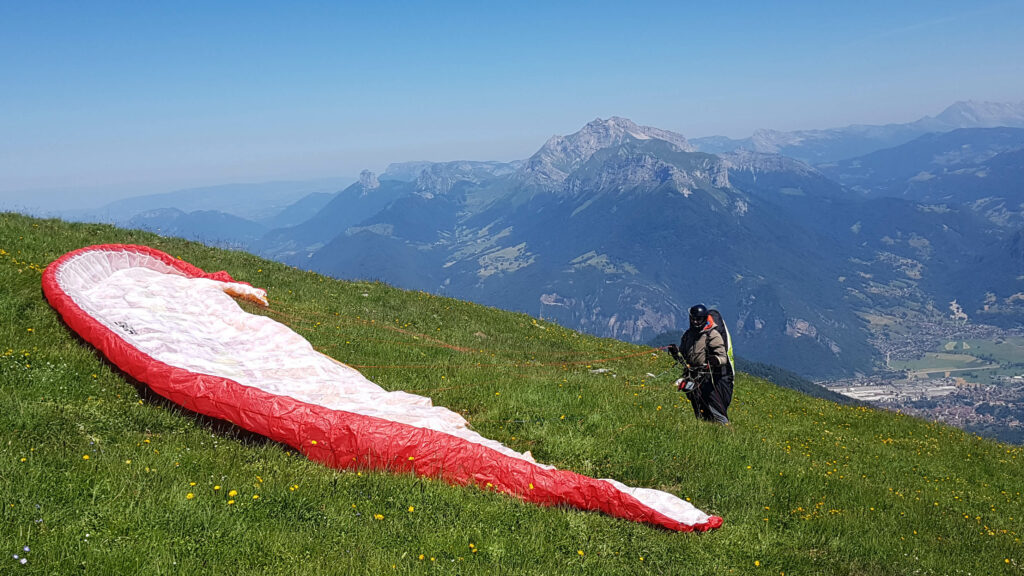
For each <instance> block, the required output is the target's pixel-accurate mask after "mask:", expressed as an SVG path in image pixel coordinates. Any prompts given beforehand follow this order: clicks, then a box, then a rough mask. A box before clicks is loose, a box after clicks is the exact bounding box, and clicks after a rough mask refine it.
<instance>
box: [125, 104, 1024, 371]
mask: <svg viewBox="0 0 1024 576" xmlns="http://www.w3.org/2000/svg"><path fill="white" fill-rule="evenodd" d="M1021 108H1022V107H1021V106H1018V105H983V104H976V103H958V104H956V105H954V106H951V107H950V108H949V109H947V110H946V111H944V112H943V113H942V114H940V115H938V116H936V117H934V118H924V119H922V120H919V121H917V122H914V123H910V124H906V125H890V126H882V127H864V126H861V127H848V128H845V129H834V130H826V131H813V132H806V133H789V136H787V137H786V138H781V137H779V138H776V139H775V140H772V142H775V144H772V145H770V146H769V145H767V144H765V142H768V140H764V139H762V140H755V139H751V140H749V142H746V143H744V144H741V145H740V144H737V145H734V144H736V143H735V142H733V143H731V144H729V146H720V147H719V148H718V149H716V148H714V147H713V146H711V145H710V144H709V143H710V142H711V141H710V140H708V139H695V140H692V141H691V140H688V139H687V138H685V137H684V136H683V135H681V134H677V133H673V132H671V131H667V130H662V129H658V128H653V127H648V126H640V125H637V124H636V123H634V122H632V121H630V120H628V119H625V118H618V117H612V118H609V119H596V120H594V121H593V122H590V123H588V124H587V125H585V126H583V127H582V128H581V129H580V130H579V131H577V132H576V133H573V134H569V135H565V136H554V137H552V138H551V139H549V140H548V141H547V142H546V143H545V144H544V145H543V146H541V148H540V149H538V150H537V152H536V153H534V154H533V155H532V156H530V157H529V158H527V159H524V160H520V161H515V162H478V161H456V162H439V163H432V162H405V163H398V164H393V165H391V166H389V168H388V169H387V170H386V171H385V172H384V173H382V174H380V175H379V176H378V175H375V174H372V173H370V172H364V173H363V174H362V175H361V177H360V180H359V181H358V182H356V183H354V184H352V185H351V186H348V187H347V188H344V189H343V190H341V191H339V192H336V193H334V194H330V195H328V194H324V193H322V192H321V193H319V195H318V196H312V195H310V196H307V197H305V198H303V199H301V200H300V203H298V204H296V205H295V209H294V213H295V214H297V215H304V216H307V217H306V218H305V219H304V220H302V219H301V218H299V217H294V218H292V219H291V220H290V221H289V222H287V223H286V224H284V225H280V226H276V227H275V226H273V225H267V224H264V223H259V224H260V226H262V228H253V227H247V226H244V225H242V223H241V222H238V221H235V220H227V219H222V220H220V221H217V220H215V219H211V218H212V215H211V214H207V213H203V212H202V211H192V212H187V211H183V210H182V211H180V213H178V212H166V213H160V212H152V211H151V212H150V213H149V215H148V216H138V217H137V219H136V221H135V224H136V225H139V226H143V227H147V228H149V229H157V230H164V231H165V233H168V232H170V231H186V230H189V229H188V225H190V224H189V223H190V222H200V221H206V220H209V222H210V224H209V227H208V228H207V229H206V230H205V231H203V230H201V229H199V228H202V227H201V226H200V227H199V228H195V229H191V230H189V231H188V233H189V234H192V236H191V237H193V238H196V239H200V240H203V239H204V238H202V235H203V234H206V236H207V238H206V240H207V241H209V240H211V239H213V240H221V241H224V242H235V243H236V244H234V245H236V246H241V247H244V248H246V249H248V250H250V251H253V252H257V253H259V254H261V255H265V256H268V257H271V258H274V259H277V260H280V261H284V262H287V263H289V264H291V265H293V266H296V267H299V268H304V269H313V270H316V271H318V272H322V273H326V274H329V275H332V276H336V277H343V278H362V279H373V280H383V281H386V282H388V283H391V284H395V285H397V286H400V287H403V288H412V289H418V290H424V291H429V292H434V293H443V294H446V295H450V296H454V297H458V298H461V299H467V300H472V301H476V302H480V303H484V304H488V305H493V306H496V307H500V308H505V309H512V310H519V311H524V312H528V313H530V314H534V315H537V316H540V317H543V318H546V319H549V320H552V321H555V322H558V323H560V324H563V325H565V326H568V327H572V328H576V329H581V330H584V331H586V332H590V333H593V334H597V335H600V336H606V337H612V338H618V339H623V340H629V341H635V342H650V341H652V339H655V338H657V337H659V336H663V335H665V334H671V333H674V332H678V331H680V330H682V329H683V328H684V327H685V325H686V310H687V308H688V307H689V306H690V305H691V304H693V303H695V302H704V303H706V304H708V305H709V306H717V307H719V308H720V309H721V310H722V312H723V314H724V315H725V318H726V320H727V322H728V323H729V326H730V329H731V331H732V333H733V336H734V340H735V342H736V348H737V350H738V351H739V353H740V354H741V355H742V356H744V357H745V358H748V359H750V360H752V361H755V362H762V363H766V364H771V365H776V366H781V367H783V368H787V369H790V370H793V371H794V372H797V373H799V374H802V375H804V376H811V377H833V376H842V375H849V374H854V373H868V372H871V371H873V370H875V369H876V368H878V367H879V365H880V362H879V357H878V352H877V351H876V350H875V349H874V348H873V347H872V346H871V345H870V344H869V340H870V338H871V336H872V333H873V331H875V330H878V329H879V326H885V325H888V324H890V323H892V322H899V321H901V320H905V319H906V318H908V317H911V316H913V317H915V318H922V319H937V318H943V317H946V316H948V314H949V311H948V310H947V308H948V306H949V303H950V302H951V301H953V300H957V301H958V302H959V303H960V304H961V305H962V306H963V307H964V309H965V310H966V311H967V312H968V314H969V315H970V316H971V317H972V318H974V319H977V320H980V321H986V322H992V323H1001V324H1007V323H1014V322H1019V321H1020V320H1021V319H1024V305H1021V304H1020V302H1021V301H1022V299H1021V298H1020V297H1018V296H1017V295H1018V293H1020V292H1021V286H1020V284H1021V280H1019V278H1020V275H1021V273H1022V272H1024V235H1022V233H1021V231H1020V230H1021V229H1022V228H1024V226H1022V224H1024V223H1022V222H1021V205H1022V203H1024V199H1022V198H1021V197H1020V194H1021V192H1020V189H1021V188H1020V185H1019V184H1020V182H1022V180H1021V174H1022V172H1024V152H1021V150H1022V149H1024V130H1021V129H1019V128H1013V127H1009V128H1007V127H993V128H987V127H971V128H962V127H961V126H962V125H963V124H970V123H971V122H973V123H974V124H976V125H982V126H988V125H989V124H1013V123H1014V122H1017V123H1018V124H1021V125H1024V122H1022V121H1021V118H1024V115H1022V114H1021V112H1020V110H1021ZM787 138H788V139H787ZM780 142H789V143H788V144H785V145H780V144H779V143H780ZM843 150H845V151H847V153H849V152H851V151H853V152H855V153H854V154H850V155H848V156H837V155H839V154H841V153H842V151H843ZM780 152H782V153H780ZM790 154H792V155H793V156H796V157H792V156H791V155H790ZM801 157H802V158H804V159H803V160H802V159H801ZM807 159H818V160H820V161H818V162H816V163H813V164H812V163H809V162H807V161H806V160H807ZM300 204H301V205H303V206H305V210H306V211H305V212H303V211H302V210H300V209H299V207H300ZM284 213H285V211H279V212H278V214H284ZM146 218H148V220H146ZM161 219H163V221H162V222H161ZM264 222H269V220H267V219H265V220H264ZM229 232H230V233H231V234H237V237H235V238H225V236H227V235H229ZM218 235H219V236H218ZM257 236H258V237H257Z"/></svg>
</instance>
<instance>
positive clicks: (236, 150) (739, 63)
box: [0, 2, 1024, 204]
mask: <svg viewBox="0 0 1024 576" xmlns="http://www.w3.org/2000/svg"><path fill="white" fill-rule="evenodd" d="M1022 24H1024V2H981V3H976V4H973V5H971V6H970V7H968V8H965V7H963V5H962V4H961V3H956V2H907V3H901V4H899V5H898V6H892V5H889V4H882V3H873V2H867V3H858V4H857V5H856V6H854V7H848V6H837V5H831V4H827V5H819V4H816V3H803V2H797V3H790V4H787V5H786V6H781V7H778V6H766V5H761V4H759V3H743V2H741V3H734V4H732V5H730V6H728V7H725V6H704V5H702V6H692V7H690V6H682V5H678V4H676V3H662V2H644V3H640V4H636V5H632V6H631V7H630V8H629V9H628V10H624V9H623V8H622V7H621V6H620V5H618V4H613V3H586V4H582V3H580V4H577V3H569V4H559V5H557V6H549V5H543V4H532V3H526V4H517V5H512V6H492V5H477V4H472V3H457V2H448V3H442V4H435V5H431V6H425V5H424V6H408V5H402V4H398V3H381V4H376V5H373V6H334V5H327V6H323V5H306V4H302V5H288V6H282V5H277V4H272V3H260V2H254V3H248V4H244V5H216V6H206V5H204V6H162V7H155V6H152V5H145V4H143V5H136V4H113V5H111V4H104V5H102V6H97V5H93V4H83V5H64V4H61V5H56V4H46V3H6V4H5V5H4V6H3V7H0V79H2V81H3V85H4V87H5V89H4V91H3V92H2V93H0V127H3V129H4V130H3V133H4V135H5V138H4V139H3V141H2V143H0V175H2V176H0V200H6V201H7V202H6V203H7V204H9V203H10V201H11V199H14V200H29V198H26V197H27V196H32V197H34V198H35V199H36V200H39V199H41V198H44V197H45V198H49V199H50V200H58V199H59V198H60V197H62V196H66V197H68V198H74V197H75V196H76V195H78V196H81V195H90V196H92V195H97V196H99V195H106V196H107V197H109V198H116V197H126V196H133V195H142V194H152V193H160V192H169V191H173V190H178V189H183V188H192V187H200V186H210V185H217V184H227V183H238V182H266V181H273V180H312V179H319V178H331V177H352V176H355V175H357V174H358V173H359V171H360V170H362V169H371V170H374V171H380V170H382V169H383V168H384V167H385V166H386V165H387V164H389V163H392V162H403V161H413V160H433V161H445V160H459V159H470V160H502V161H508V160H515V159H521V158H526V157H528V156H529V155H530V154H532V153H533V152H534V151H536V150H537V148H539V147H540V146H541V145H542V144H543V143H544V141H546V140H547V139H548V138H549V137H551V136H552V135H554V134H569V133H572V132H575V131H576V130H578V129H579V128H580V127H581V126H582V125H583V124H585V123H586V122H588V121H590V120H593V119H594V118H597V117H601V118H608V117H610V116H623V117H627V118H630V119H632V120H634V121H636V122H637V123H639V124H644V125H650V126H656V127H658V128H663V129H667V130H672V131H675V132H679V133H681V134H683V135H684V136H686V137H687V138H697V137H703V136H712V135H723V136H728V137H732V138H743V137H748V136H750V135H751V133H752V132H753V131H754V130H755V129H759V128H766V129H776V130H785V131H788V130H800V129H826V128H834V127H842V126H847V125H850V124H873V125H882V124H889V123H905V122H911V121H914V120H917V119H919V118H921V117H924V116H934V115H936V114H938V113H940V112H941V111H942V110H943V109H944V108H946V107H947V106H949V105H950V104H953V103H954V102H956V101H962V100H976V101H996V102H1020V101H1021V100H1022V99H1024V62H1022V61H1021V59H1020V58H1018V57H1014V56H1013V55H1014V54H1017V55H1020V54H1022V53H1024V39H1022V38H1021V35H1020V34H1019V30H1020V29H1024V25H1022ZM69 201H70V200H69ZM94 203H95V201H94Z"/></svg>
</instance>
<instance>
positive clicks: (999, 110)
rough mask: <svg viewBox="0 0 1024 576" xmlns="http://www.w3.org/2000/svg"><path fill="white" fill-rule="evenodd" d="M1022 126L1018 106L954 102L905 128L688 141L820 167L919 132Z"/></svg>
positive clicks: (707, 148)
mask: <svg viewBox="0 0 1024 576" xmlns="http://www.w3.org/2000/svg"><path fill="white" fill-rule="evenodd" d="M997 127H1011V128H1024V102H1019V103H1004V102H975V101H965V102H956V103H954V104H952V105H951V106H949V107H948V108H946V109H945V110H943V111H942V112H941V113H939V114H937V115H935V116H925V117H924V118H921V119H919V120H916V121H914V122H909V123H905V124H885V125H880V126H879V125H869V124H855V125H852V126H846V127H844V128H830V129H826V130H795V131H789V132H786V131H780V130H768V129H761V130H755V131H754V133H753V134H752V135H751V136H750V137H748V138H738V139H733V138H727V137H724V136H710V137H706V138H695V139H694V140H693V141H692V143H693V144H694V146H695V147H696V148H697V149H698V150H701V151H704V152H709V153H712V154H719V153H723V152H734V151H736V150H740V149H746V150H752V151H755V152H764V153H777V154H783V155H786V156H790V157H793V158H797V159H800V160H803V161H805V162H809V163H811V164H820V163H824V162H834V161H836V160H842V159H845V158H853V157H856V156H862V155H864V154H869V153H871V152H874V151H875V150H881V149H883V148H891V147H893V146H898V145H900V144H905V143H907V142H910V141H911V140H913V139H915V138H918V137H920V136H924V135H925V134H932V133H941V132H950V131H952V130H956V129H958V128H997Z"/></svg>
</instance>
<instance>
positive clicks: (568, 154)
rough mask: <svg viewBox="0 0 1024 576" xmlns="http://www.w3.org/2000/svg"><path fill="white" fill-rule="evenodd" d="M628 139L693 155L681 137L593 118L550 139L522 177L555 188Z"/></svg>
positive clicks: (621, 120)
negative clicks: (600, 152) (663, 144)
mask: <svg viewBox="0 0 1024 576" xmlns="http://www.w3.org/2000/svg"><path fill="white" fill-rule="evenodd" d="M627 139H635V140H652V139H655V140H663V141H665V142H668V143H670V144H671V145H672V146H673V147H675V148H676V149H678V150H680V151H684V152H692V151H694V148H693V146H691V145H690V143H689V142H688V141H687V140H686V138H685V137H684V136H683V135H682V134H677V133H675V132H670V131H668V130H662V129H660V128H654V127H652V126H640V125H638V124H636V123H635V122H633V121H632V120H629V119H628V118H621V117H618V116H613V117H611V118H609V119H607V120H602V119H601V118H596V119H594V120H593V121H591V122H588V123H587V124H586V125H585V126H583V128H581V129H580V130H579V131H578V132H575V133H573V134H570V135H568V136H552V137H551V138H550V139H549V140H548V141H547V142H546V143H545V144H544V146H542V147H541V149H540V150H538V151H537V153H536V154H534V155H533V156H531V157H530V159H529V160H527V161H526V164H525V165H524V166H523V173H524V174H526V175H527V176H528V178H529V179H530V180H532V181H533V182H535V183H538V184H541V185H546V186H557V185H560V184H561V183H562V182H564V181H565V179H566V178H567V177H568V176H569V174H571V173H572V172H573V171H574V170H576V169H577V168H579V167H580V166H582V165H583V164H584V163H586V161H587V160H589V159H590V157H591V156H593V155H594V153H595V152H597V151H598V150H603V149H605V148H609V147H611V146H617V145H620V144H622V143H623V142H624V141H626V140H627Z"/></svg>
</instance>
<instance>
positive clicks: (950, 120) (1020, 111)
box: [935, 100, 1024, 128]
mask: <svg viewBox="0 0 1024 576" xmlns="http://www.w3.org/2000/svg"><path fill="white" fill-rule="evenodd" d="M935 120H938V121H940V122H942V123H944V124H947V125H949V126H950V127H953V128H991V127H996V126H1009V127H1024V102H1017V103H1013V102H978V101H975V100H966V101H960V102H954V103H953V104H951V105H950V106H949V107H948V108H946V109H945V110H943V111H942V112H941V113H940V114H939V115H938V116H936V117H935Z"/></svg>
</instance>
